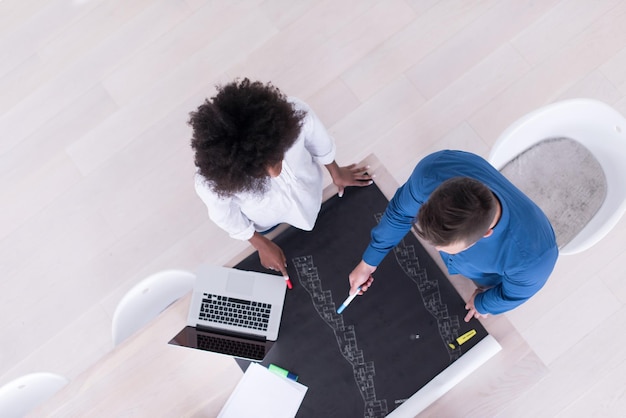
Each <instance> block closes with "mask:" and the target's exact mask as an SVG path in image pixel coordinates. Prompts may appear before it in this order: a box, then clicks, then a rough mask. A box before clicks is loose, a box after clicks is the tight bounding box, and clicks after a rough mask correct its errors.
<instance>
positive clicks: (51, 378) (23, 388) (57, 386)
mask: <svg viewBox="0 0 626 418" xmlns="http://www.w3.org/2000/svg"><path fill="white" fill-rule="evenodd" d="M68 382H69V381H68V380H67V379H66V378H65V377H63V376H60V375H58V374H54V373H31V374H27V375H24V376H21V377H18V378H17V379H15V380H12V381H10V382H8V383H7V384H5V385H4V386H2V387H1V388H0V417H3V418H17V417H23V416H24V415H26V414H27V413H28V412H30V411H31V410H32V409H34V408H36V407H37V406H39V405H41V404H42V403H44V402H45V401H46V400H48V399H49V398H51V397H52V395H54V394H55V393H56V392H58V391H59V390H61V389H62V388H63V387H64V386H65V385H67V383H68Z"/></svg>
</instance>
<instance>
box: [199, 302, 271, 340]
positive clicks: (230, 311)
mask: <svg viewBox="0 0 626 418" xmlns="http://www.w3.org/2000/svg"><path fill="white" fill-rule="evenodd" d="M271 309H272V305H271V304H269V303H261V302H252V301H249V300H243V299H235V298H229V297H226V296H219V295H212V294H209V293H205V294H204V298H203V299H202V306H201V308H200V319H203V320H205V321H211V322H217V323H220V324H227V325H236V326H239V327H244V328H250V329H255V330H259V331H266V330H267V326H268V324H269V320H270V310H271Z"/></svg>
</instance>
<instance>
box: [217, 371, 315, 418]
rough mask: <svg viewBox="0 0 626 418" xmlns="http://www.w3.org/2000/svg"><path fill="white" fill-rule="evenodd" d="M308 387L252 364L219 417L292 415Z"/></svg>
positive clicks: (259, 417)
mask: <svg viewBox="0 0 626 418" xmlns="http://www.w3.org/2000/svg"><path fill="white" fill-rule="evenodd" d="M307 389H308V388H307V387H306V386H304V385H302V384H300V383H298V382H295V381H293V380H291V379H287V378H286V377H282V376H279V375H277V374H275V373H273V372H271V371H269V370H268V369H266V368H265V367H263V366H261V365H259V364H257V363H251V364H250V366H249V367H248V370H246V372H245V373H244V375H243V377H242V378H241V380H240V381H239V383H238V384H237V386H236V387H235V390H234V391H233V393H232V394H231V395H230V397H229V398H228V400H227V401H226V404H224V407H223V408H222V410H221V411H220V413H219V415H218V418H247V417H254V418H283V417H284V418H292V417H294V416H295V415H296V413H297V412H298V408H300V404H301V403H302V400H303V399H304V395H305V394H306V391H307Z"/></svg>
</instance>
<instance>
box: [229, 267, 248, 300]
mask: <svg viewBox="0 0 626 418" xmlns="http://www.w3.org/2000/svg"><path fill="white" fill-rule="evenodd" d="M254 282H255V278H254V277H250V276H249V275H247V274H238V273H237V272H231V273H230V274H229V275H228V282H227V283H226V290H227V291H229V292H235V293H240V294H242V295H252V293H253V292H254Z"/></svg>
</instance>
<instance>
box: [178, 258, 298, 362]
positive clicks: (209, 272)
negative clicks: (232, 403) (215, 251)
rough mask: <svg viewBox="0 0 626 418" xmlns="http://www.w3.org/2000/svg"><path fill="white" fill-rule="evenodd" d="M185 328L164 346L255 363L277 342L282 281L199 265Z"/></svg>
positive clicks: (277, 277) (282, 288)
mask: <svg viewBox="0 0 626 418" xmlns="http://www.w3.org/2000/svg"><path fill="white" fill-rule="evenodd" d="M196 277H197V278H196V283H195V285H194V289H193V295H192V298H191V304H190V306H189V313H188V315H187V326H186V327H185V328H183V329H182V330H181V331H180V332H179V333H178V334H177V335H176V336H175V337H174V338H173V339H172V340H171V341H170V344H174V345H180V346H184V347H190V348H197V349H200V350H206V351H212V352H215V353H220V354H226V355H230V356H233V357H237V358H242V359H246V360H253V361H261V360H263V358H264V357H265V355H266V354H267V352H268V351H269V349H270V348H271V346H272V343H273V342H274V341H276V339H277V338H278V329H279V326H280V319H281V317H282V312H283V305H284V301H285V290H286V285H285V280H284V279H283V278H282V277H281V276H276V275H272V274H264V273H257V272H251V271H242V270H237V269H233V268H227V267H218V266H212V265H203V266H201V267H200V268H199V269H198V271H197V272H196Z"/></svg>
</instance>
